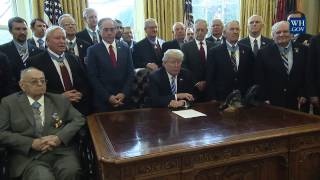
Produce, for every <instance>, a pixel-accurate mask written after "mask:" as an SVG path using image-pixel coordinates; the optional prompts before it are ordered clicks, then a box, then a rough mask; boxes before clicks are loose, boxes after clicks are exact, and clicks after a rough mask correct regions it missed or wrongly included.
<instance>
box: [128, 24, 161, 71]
mask: <svg viewBox="0 0 320 180" xmlns="http://www.w3.org/2000/svg"><path fill="white" fill-rule="evenodd" d="M144 31H145V32H146V34H147V37H146V38H144V39H143V40H141V41H139V42H138V43H137V44H136V45H135V46H133V54H132V58H133V64H134V67H135V68H148V69H150V70H156V69H158V68H159V67H160V66H161V64H162V62H161V59H162V56H163V54H162V50H161V47H162V44H163V43H164V41H163V40H162V39H160V38H159V37H157V34H158V24H157V22H156V20H155V19H152V18H150V19H147V20H146V21H145V23H144Z"/></svg>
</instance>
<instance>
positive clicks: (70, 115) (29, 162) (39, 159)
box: [0, 67, 85, 180]
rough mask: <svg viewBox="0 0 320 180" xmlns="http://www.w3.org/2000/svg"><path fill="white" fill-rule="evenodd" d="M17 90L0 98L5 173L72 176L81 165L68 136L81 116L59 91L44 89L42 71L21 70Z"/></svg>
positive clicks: (28, 178)
mask: <svg viewBox="0 0 320 180" xmlns="http://www.w3.org/2000/svg"><path fill="white" fill-rule="evenodd" d="M19 85H20V87H21V89H22V92H18V93H15V94H12V95H10V96H7V97H5V98H3V99H2V102H1V106H0V114H1V116H0V145H1V146H2V145H3V146H4V147H7V148H8V150H9V154H8V156H9V174H10V177H12V178H19V179H20V178H21V179H23V180H37V179H39V180H40V179H45V180H55V179H57V180H76V179H80V174H81V168H80V163H79V159H78V157H77V153H76V151H75V149H74V148H73V146H72V144H73V143H71V142H72V138H73V137H74V135H75V134H76V133H77V132H78V130H79V129H80V128H81V127H82V126H83V125H84V123H85V119H84V118H83V116H82V115H81V114H80V113H79V112H78V111H77V110H76V109H75V108H73V106H72V105H71V104H70V102H69V100H68V99H67V98H65V97H64V96H62V95H59V94H52V93H46V79H45V76H44V73H43V72H42V71H40V70H38V69H36V68H32V67H31V68H28V69H25V70H23V71H22V72H21V79H20V82H19Z"/></svg>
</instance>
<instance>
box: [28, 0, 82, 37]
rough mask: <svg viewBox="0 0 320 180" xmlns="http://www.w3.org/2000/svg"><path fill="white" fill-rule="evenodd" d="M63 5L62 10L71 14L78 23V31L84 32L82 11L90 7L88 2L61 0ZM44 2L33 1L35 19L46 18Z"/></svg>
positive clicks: (39, 0)
mask: <svg viewBox="0 0 320 180" xmlns="http://www.w3.org/2000/svg"><path fill="white" fill-rule="evenodd" d="M60 2H61V4H62V9H63V12H64V13H68V14H71V15H72V16H73V17H74V19H75V20H76V23H77V28H78V31H80V30H82V29H83V28H84V27H85V26H84V22H83V20H82V11H83V10H84V9H85V8H86V7H87V6H88V1H87V0H72V1H70V0H60ZM43 3H44V0H33V1H32V6H33V13H32V14H33V17H34V18H44V10H43Z"/></svg>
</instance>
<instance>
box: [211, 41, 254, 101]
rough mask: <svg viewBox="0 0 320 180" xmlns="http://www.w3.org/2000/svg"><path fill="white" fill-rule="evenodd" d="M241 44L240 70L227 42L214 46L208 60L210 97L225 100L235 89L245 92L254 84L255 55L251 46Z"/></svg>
mask: <svg viewBox="0 0 320 180" xmlns="http://www.w3.org/2000/svg"><path fill="white" fill-rule="evenodd" d="M238 45H239V66H238V71H237V72H235V71H234V70H233V64H232V62H231V58H230V55H229V51H228V49H227V45H226V44H221V45H220V46H217V47H215V48H212V49H211V50H210V52H209V58H208V61H207V88H208V91H207V92H208V99H209V100H211V99H214V100H220V101H224V100H225V99H226V97H227V96H228V94H230V93H231V92H232V91H233V90H236V89H238V90H240V92H241V93H242V95H243V94H245V93H246V91H247V89H248V88H249V87H250V86H252V85H253V67H254V55H253V53H252V51H251V49H250V48H248V47H246V46H244V45H241V44H238Z"/></svg>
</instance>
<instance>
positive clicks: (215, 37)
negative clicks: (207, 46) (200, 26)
mask: <svg viewBox="0 0 320 180" xmlns="http://www.w3.org/2000/svg"><path fill="white" fill-rule="evenodd" d="M223 27H224V26H223V23H222V21H221V19H213V20H212V23H211V36H210V37H208V38H206V40H207V41H210V42H212V43H213V44H214V46H218V45H220V44H222V43H223V42H224V41H225V38H224V37H223V34H222V32H223Z"/></svg>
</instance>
